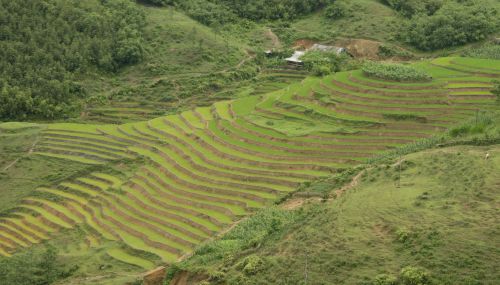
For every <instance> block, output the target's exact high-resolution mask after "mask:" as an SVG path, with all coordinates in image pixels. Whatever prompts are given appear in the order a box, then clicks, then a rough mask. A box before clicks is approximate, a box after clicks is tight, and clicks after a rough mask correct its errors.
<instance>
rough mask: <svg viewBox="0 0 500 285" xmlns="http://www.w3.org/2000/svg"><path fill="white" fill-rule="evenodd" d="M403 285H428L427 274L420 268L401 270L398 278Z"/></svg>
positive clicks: (408, 267) (409, 267) (410, 267)
mask: <svg viewBox="0 0 500 285" xmlns="http://www.w3.org/2000/svg"><path fill="white" fill-rule="evenodd" d="M399 278H400V279H401V283H402V284H403V285H426V284H430V278H429V274H428V273H427V272H426V271H425V269H423V268H420V267H413V266H407V267H405V268H403V269H401V273H400V277H399Z"/></svg>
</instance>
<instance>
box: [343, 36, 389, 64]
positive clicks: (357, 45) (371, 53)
mask: <svg viewBox="0 0 500 285" xmlns="http://www.w3.org/2000/svg"><path fill="white" fill-rule="evenodd" d="M335 45H336V46H339V47H344V48H346V49H347V51H348V52H349V53H350V54H351V55H352V56H354V57H355V58H367V59H374V60H375V59H379V58H380V57H379V55H378V49H379V47H380V46H381V45H382V43H380V42H377V41H372V40H364V39H340V40H337V41H336V42H335Z"/></svg>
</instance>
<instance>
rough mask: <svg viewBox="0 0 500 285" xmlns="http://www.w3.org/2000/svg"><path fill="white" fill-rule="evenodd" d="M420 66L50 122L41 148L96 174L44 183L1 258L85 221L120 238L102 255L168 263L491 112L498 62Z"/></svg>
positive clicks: (93, 240) (0, 240) (0, 235)
mask: <svg viewBox="0 0 500 285" xmlns="http://www.w3.org/2000/svg"><path fill="white" fill-rule="evenodd" d="M418 65H419V66H420V67H422V68H424V69H426V70H428V72H430V73H431V74H432V75H433V77H434V80H433V81H432V82H429V83H420V84H416V83H415V84H409V83H407V84H403V83H396V82H388V81H382V80H375V79H371V78H367V77H365V76H364V75H363V73H362V72H361V71H351V72H341V73H337V74H335V75H332V76H328V77H325V78H321V79H319V78H306V79H304V80H303V81H302V82H301V83H298V84H294V85H290V86H288V87H286V88H285V89H282V90H279V91H275V92H271V93H267V94H265V95H261V96H251V97H246V98H242V99H238V100H234V101H223V102H219V103H217V104H214V105H213V106H212V107H204V108H196V109H193V110H190V111H186V112H183V113H181V114H179V115H174V116H166V117H160V118H155V119H151V120H148V121H143V122H139V123H130V124H124V125H101V126H96V125H74V124H54V125H50V126H49V127H48V128H47V129H46V130H45V131H44V133H43V138H42V139H41V142H40V144H39V145H38V146H37V149H36V150H35V152H34V153H35V154H36V155H41V156H50V157H57V158H60V159H67V160H73V161H76V162H80V163H85V164H91V165H96V166H99V167H100V168H99V169H100V170H99V171H95V172H93V173H90V174H89V175H87V176H85V177H76V178H74V179H72V180H70V181H65V182H63V183H60V184H58V185H49V186H47V187H43V188H40V189H38V192H39V193H40V195H36V197H32V198H27V199H25V200H24V201H23V202H22V204H21V205H19V207H18V212H17V213H14V214H12V215H11V216H10V217H4V218H1V219H0V254H1V255H6V256H8V255H10V254H12V253H14V252H15V251H16V250H17V249H19V248H25V247H29V246H31V245H32V244H36V243H39V242H41V241H43V240H46V239H50V238H51V237H52V236H53V235H56V234H57V233H58V232H59V231H60V230H61V229H71V228H74V227H75V226H77V225H83V226H84V227H85V228H86V229H87V231H88V235H89V237H88V239H87V240H88V244H89V246H99V241H103V240H105V241H116V242H117V243H118V244H119V245H120V247H116V248H112V249H109V250H108V252H107V253H108V255H109V256H111V257H113V258H116V259H117V260H121V261H125V262H127V261H128V262H129V263H130V264H133V265H137V266H139V267H143V268H150V267H152V266H154V260H148V258H146V257H143V256H151V255H152V256H156V257H157V259H156V260H162V261H163V262H165V263H169V262H173V261H175V260H177V259H179V258H181V257H182V256H183V255H185V254H189V253H190V252H192V250H193V249H194V248H195V247H196V246H197V245H199V244H200V243H202V242H204V241H205V240H207V239H209V238H210V237H212V236H214V235H215V234H216V233H218V232H219V231H221V230H222V229H224V228H225V227H227V226H228V225H230V224H231V223H232V222H234V221H236V220H238V219H239V218H241V217H243V216H244V215H247V214H249V213H251V212H252V211H254V210H255V209H258V208H262V207H265V206H266V205H269V204H270V203H273V202H274V201H276V200H277V199H278V198H279V197H281V196H284V195H287V194H288V193H290V192H291V191H294V190H295V189H296V187H297V186H298V185H299V184H300V183H302V182H304V181H308V180H311V179H315V178H318V177H322V176H326V175H329V174H331V173H334V172H335V171H337V170H338V169H339V168H345V167H349V166H353V165H356V164H360V163H363V162H364V161H365V160H366V159H367V158H369V157H371V156H373V155H376V154H378V153H380V152H383V151H386V150H388V149H391V148H394V147H396V146H399V145H402V144H405V143H409V142H411V141H414V140H416V139H419V138H425V137H429V136H431V135H433V134H436V133H438V132H442V131H443V130H445V129H447V128H448V127H450V126H452V125H454V124H456V123H457V122H459V121H460V120H463V119H466V118H468V117H470V116H473V115H474V113H475V112H476V110H478V109H481V110H487V109H490V108H494V106H495V103H494V102H495V97H494V96H493V95H492V94H491V93H490V92H489V90H491V88H492V80H493V79H494V78H499V74H500V61H496V62H494V61H489V62H488V63H485V62H483V61H481V60H472V59H464V58H441V59H437V60H434V61H433V62H426V63H419V64H418ZM128 162H134V163H136V164H140V167H139V168H138V169H137V170H134V172H133V173H132V174H130V173H126V171H123V172H121V171H120V168H119V167H116V166H117V165H123V164H127V163H128ZM106 165H109V166H113V167H110V169H112V171H107V170H106V169H107V168H106V167H105V166H106ZM127 249H130V251H134V252H144V253H147V254H145V255H141V257H139V256H135V255H134V256H133V255H132V254H130V253H129V252H128V251H127Z"/></svg>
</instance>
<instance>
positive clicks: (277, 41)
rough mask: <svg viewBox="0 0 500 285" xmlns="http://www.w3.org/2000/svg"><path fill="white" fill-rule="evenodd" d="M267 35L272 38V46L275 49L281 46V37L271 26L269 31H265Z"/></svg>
mask: <svg viewBox="0 0 500 285" xmlns="http://www.w3.org/2000/svg"><path fill="white" fill-rule="evenodd" d="M265 36H266V37H267V38H268V39H270V40H271V43H272V48H275V49H279V48H281V41H280V39H279V38H278V36H277V35H276V34H275V33H274V32H273V31H272V30H271V29H270V28H268V29H267V31H266V32H265Z"/></svg>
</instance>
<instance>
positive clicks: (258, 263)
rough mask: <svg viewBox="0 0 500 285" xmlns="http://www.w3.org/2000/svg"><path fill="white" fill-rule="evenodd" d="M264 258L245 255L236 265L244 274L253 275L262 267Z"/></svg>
mask: <svg viewBox="0 0 500 285" xmlns="http://www.w3.org/2000/svg"><path fill="white" fill-rule="evenodd" d="M264 265H265V262H264V260H263V259H262V258H261V257H259V256H257V255H250V256H247V257H246V258H245V259H243V261H242V262H241V263H240V264H238V266H237V267H239V268H241V269H242V270H243V272H244V273H245V274H246V275H255V274H256V273H258V272H259V271H261V270H262V269H264Z"/></svg>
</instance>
